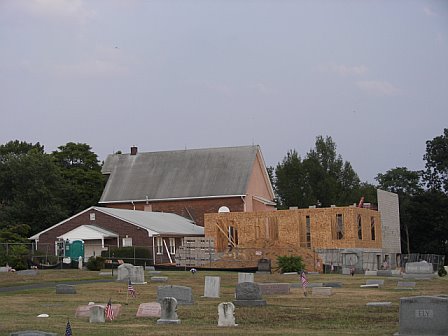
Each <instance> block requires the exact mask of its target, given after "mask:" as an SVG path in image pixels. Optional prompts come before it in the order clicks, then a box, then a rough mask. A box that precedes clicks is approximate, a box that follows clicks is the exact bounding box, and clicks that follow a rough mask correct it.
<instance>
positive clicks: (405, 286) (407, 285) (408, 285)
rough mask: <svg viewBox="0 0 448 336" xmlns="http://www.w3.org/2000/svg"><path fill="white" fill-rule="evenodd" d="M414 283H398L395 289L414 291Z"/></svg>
mask: <svg viewBox="0 0 448 336" xmlns="http://www.w3.org/2000/svg"><path fill="white" fill-rule="evenodd" d="M415 284H416V283H415V282H411V281H398V283H397V288H396V289H414V288H415Z"/></svg>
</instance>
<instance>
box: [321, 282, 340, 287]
mask: <svg viewBox="0 0 448 336" xmlns="http://www.w3.org/2000/svg"><path fill="white" fill-rule="evenodd" d="M322 287H333V288H342V282H324V284H323V286H322Z"/></svg>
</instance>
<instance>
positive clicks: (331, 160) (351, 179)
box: [274, 136, 376, 208]
mask: <svg viewBox="0 0 448 336" xmlns="http://www.w3.org/2000/svg"><path fill="white" fill-rule="evenodd" d="M274 185H275V190H276V193H277V195H278V197H279V202H280V207H281V208H287V207H290V206H298V207H301V208H303V207H308V206H309V205H317V206H330V205H332V204H337V205H346V204H349V203H352V202H356V201H358V200H359V194H360V193H361V191H362V188H361V187H365V186H367V184H366V185H362V184H361V183H360V180H359V177H358V175H357V174H356V172H355V171H354V170H353V168H352V166H351V164H350V162H348V161H344V160H343V159H342V157H341V155H338V154H337V152H336V144H335V143H334V142H333V140H332V139H331V137H326V138H323V137H322V136H318V137H317V138H316V144H315V148H313V149H311V150H310V151H309V152H308V153H307V155H306V156H305V158H304V159H303V160H302V159H301V157H300V156H299V155H298V154H297V152H296V151H295V150H291V151H289V152H288V153H287V155H286V157H285V158H284V159H283V161H282V162H281V163H279V164H278V165H277V167H276V169H275V178H274ZM366 190H367V189H366ZM369 195H370V193H369ZM374 197H375V200H376V196H374ZM371 201H372V202H373V200H371Z"/></svg>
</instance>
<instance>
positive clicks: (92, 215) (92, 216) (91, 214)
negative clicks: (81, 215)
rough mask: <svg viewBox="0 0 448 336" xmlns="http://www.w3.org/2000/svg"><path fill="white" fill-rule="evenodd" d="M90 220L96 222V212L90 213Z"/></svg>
mask: <svg viewBox="0 0 448 336" xmlns="http://www.w3.org/2000/svg"><path fill="white" fill-rule="evenodd" d="M90 220H91V221H94V220H95V213H94V212H91V213H90Z"/></svg>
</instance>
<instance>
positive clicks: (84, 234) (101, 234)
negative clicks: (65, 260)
mask: <svg viewBox="0 0 448 336" xmlns="http://www.w3.org/2000/svg"><path fill="white" fill-rule="evenodd" d="M117 237H118V235H117V234H116V233H114V232H111V231H108V230H105V229H103V228H100V227H98V226H95V225H81V226H79V227H77V228H75V229H73V230H71V231H68V232H66V233H64V234H63V235H61V236H59V237H57V238H58V239H63V240H67V239H69V240H94V239H100V240H104V239H105V238H117Z"/></svg>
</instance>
